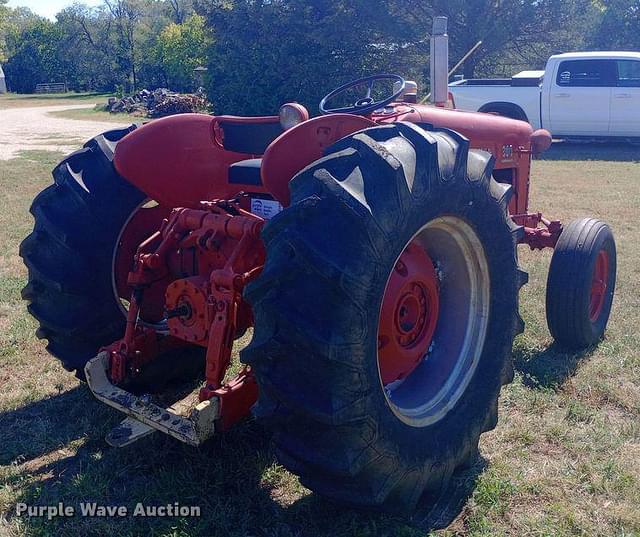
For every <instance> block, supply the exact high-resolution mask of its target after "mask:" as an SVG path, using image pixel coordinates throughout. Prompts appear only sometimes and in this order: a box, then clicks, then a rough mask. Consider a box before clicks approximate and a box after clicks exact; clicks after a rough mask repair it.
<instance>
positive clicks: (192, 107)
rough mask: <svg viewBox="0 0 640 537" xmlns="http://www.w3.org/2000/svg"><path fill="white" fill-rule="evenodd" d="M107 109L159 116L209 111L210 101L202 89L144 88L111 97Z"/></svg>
mask: <svg viewBox="0 0 640 537" xmlns="http://www.w3.org/2000/svg"><path fill="white" fill-rule="evenodd" d="M105 110H106V111H107V112H111V113H113V114H116V113H122V112H126V113H127V114H131V115H133V116H138V117H152V118H157V117H164V116H172V115H174V114H187V113H190V112H208V111H209V101H208V100H207V97H206V95H205V93H204V91H203V90H202V89H199V90H198V91H197V92H196V93H191V94H181V93H175V92H173V91H169V90H168V89H165V88H159V89H157V90H154V91H149V90H147V89H144V90H141V91H139V92H138V93H136V94H134V95H131V96H127V97H122V98H121V99H118V98H116V97H110V98H109V102H107V104H106V106H105Z"/></svg>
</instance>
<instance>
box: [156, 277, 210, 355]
mask: <svg viewBox="0 0 640 537" xmlns="http://www.w3.org/2000/svg"><path fill="white" fill-rule="evenodd" d="M166 307H167V312H168V313H169V320H168V324H169V332H170V334H171V335H172V336H174V337H176V338H179V339H182V340H184V341H188V342H189V343H195V344H196V345H203V346H205V347H206V346H207V342H208V340H209V327H210V326H211V319H210V316H209V310H210V309H212V308H213V307H214V304H210V303H209V280H208V278H205V277H203V276H193V277H191V278H185V279H182V280H176V281H174V282H173V283H172V284H171V285H169V287H167V292H166Z"/></svg>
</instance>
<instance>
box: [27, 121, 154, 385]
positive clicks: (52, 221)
mask: <svg viewBox="0 0 640 537" xmlns="http://www.w3.org/2000/svg"><path fill="white" fill-rule="evenodd" d="M134 128H135V126H132V127H130V128H128V129H121V130H113V131H109V132H105V133H104V134H101V135H100V136H97V137H96V138H93V139H92V140H90V141H89V142H87V143H86V144H85V145H84V147H83V149H80V150H79V151H76V152H75V153H72V154H71V155H69V156H68V157H67V158H65V159H64V160H63V161H62V162H61V163H60V164H58V166H56V168H55V169H54V170H53V178H54V184H53V185H51V186H49V187H47V188H46V189H45V190H43V191H42V192H41V193H40V194H39V195H38V196H37V197H36V199H35V200H34V201H33V204H32V205H31V213H32V214H33V216H34V219H35V226H34V230H33V232H32V233H31V234H30V235H29V236H28V237H27V238H26V239H25V240H24V241H23V242H22V244H21V245H20V255H21V256H22V258H23V259H24V262H25V264H26V266H27V268H28V270H29V281H28V283H27V286H26V287H25V288H24V289H23V291H22V295H23V298H24V299H26V300H28V301H30V304H29V306H28V309H29V312H30V313H31V314H32V315H33V316H34V317H35V318H36V319H37V320H38V321H39V323H40V327H39V328H38V330H37V332H36V334H37V335H38V337H40V338H46V339H47V340H48V345H47V350H48V351H49V352H50V353H51V354H53V355H54V356H55V357H57V358H58V359H59V360H60V361H61V362H62V365H63V366H64V367H65V368H66V369H67V370H69V371H76V374H78V376H80V377H82V375H83V368H84V365H85V363H86V362H87V360H88V359H90V358H92V357H93V356H95V355H96V353H97V351H98V349H99V348H100V347H101V346H103V345H107V344H109V343H112V342H113V341H115V340H117V339H119V338H120V337H122V334H123V333H124V326H125V317H124V315H123V311H122V304H121V303H120V301H119V299H118V297H117V296H116V293H115V292H114V280H113V260H114V253H115V251H116V247H117V244H118V240H119V237H120V232H121V231H122V229H123V226H124V225H125V223H126V222H127V220H128V218H129V217H130V216H131V215H132V213H133V212H134V211H135V210H136V208H137V207H138V206H139V205H140V204H141V203H142V201H143V200H144V199H145V195H144V194H143V193H142V192H141V191H140V190H138V189H137V188H135V187H134V186H133V185H131V184H130V183H128V182H127V181H125V180H124V179H123V178H122V177H120V176H119V175H118V173H117V172H116V171H115V169H114V167H113V164H112V160H113V152H114V149H115V146H116V144H117V142H118V141H119V140H120V139H121V138H123V137H124V136H125V135H126V134H128V133H129V132H131V130H133V129H134Z"/></svg>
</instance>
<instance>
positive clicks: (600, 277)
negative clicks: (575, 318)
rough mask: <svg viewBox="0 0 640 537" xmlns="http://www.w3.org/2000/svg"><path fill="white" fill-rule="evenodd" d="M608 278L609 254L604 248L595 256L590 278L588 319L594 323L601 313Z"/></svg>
mask: <svg viewBox="0 0 640 537" xmlns="http://www.w3.org/2000/svg"><path fill="white" fill-rule="evenodd" d="M608 279H609V254H608V253H607V251H606V250H600V251H599V252H598V257H596V264H595V267H594V268H593V276H592V278H591V296H590V299H589V319H590V320H591V322H592V323H595V322H596V321H597V320H598V317H600V314H601V313H602V308H603V306H604V301H605V297H606V294H607V293H606V291H607V282H608Z"/></svg>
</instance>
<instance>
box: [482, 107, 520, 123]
mask: <svg viewBox="0 0 640 537" xmlns="http://www.w3.org/2000/svg"><path fill="white" fill-rule="evenodd" d="M478 112H483V113H486V114H496V115H498V116H502V117H508V118H510V119H517V120H518V121H524V122H526V123H529V119H528V118H527V114H525V113H524V110H523V109H522V108H520V107H519V106H518V105H516V104H512V103H493V104H488V105H486V106H483V107H482V108H481V109H480V110H478Z"/></svg>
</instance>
